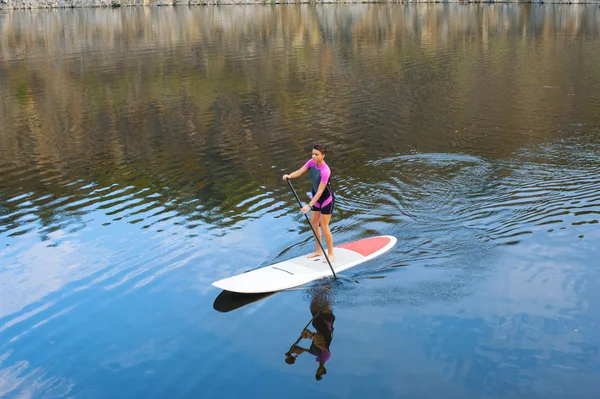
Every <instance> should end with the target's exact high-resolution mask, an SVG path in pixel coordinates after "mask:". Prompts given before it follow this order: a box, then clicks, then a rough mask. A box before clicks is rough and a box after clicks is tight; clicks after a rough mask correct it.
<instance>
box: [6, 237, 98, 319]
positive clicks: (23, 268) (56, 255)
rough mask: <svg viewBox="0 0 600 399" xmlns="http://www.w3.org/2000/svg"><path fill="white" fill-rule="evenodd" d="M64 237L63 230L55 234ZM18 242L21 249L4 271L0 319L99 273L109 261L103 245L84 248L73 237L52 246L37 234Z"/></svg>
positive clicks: (9, 261)
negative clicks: (73, 282)
mask: <svg viewBox="0 0 600 399" xmlns="http://www.w3.org/2000/svg"><path fill="white" fill-rule="evenodd" d="M62 236H63V233H62V232H61V231H58V232H55V233H53V234H52V238H53V239H56V240H59V239H61V238H62ZM32 241H34V242H32ZM15 245H18V248H19V249H18V252H17V253H16V254H15V256H12V257H10V258H8V259H6V261H5V262H7V264H5V267H4V269H3V271H2V273H0V292H1V293H2V294H1V297H2V300H1V301H0V318H1V317H5V316H7V315H9V314H11V313H14V312H17V311H19V310H21V309H23V308H24V307H26V306H27V305H29V304H31V303H35V302H38V301H40V300H41V299H42V298H44V297H45V296H46V295H48V294H50V293H52V292H57V291H59V290H60V289H62V288H63V287H64V286H65V285H66V284H68V283H69V282H72V281H75V280H79V279H81V278H83V277H87V276H89V275H91V274H93V273H94V272H97V271H98V270H100V269H102V268H104V267H105V266H106V262H107V256H106V251H105V250H103V249H102V248H101V247H98V246H95V245H86V247H85V250H83V246H82V244H81V243H79V242H78V241H77V240H74V239H72V238H71V239H68V240H65V241H62V242H61V245H59V246H56V247H48V242H39V241H38V240H37V237H36V236H35V235H28V236H25V237H21V238H20V241H19V242H18V244H15ZM45 306H47V305H44V306H43V307H42V308H41V309H40V310H43V308H44V307H45Z"/></svg>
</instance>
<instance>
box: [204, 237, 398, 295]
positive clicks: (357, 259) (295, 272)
mask: <svg viewBox="0 0 600 399" xmlns="http://www.w3.org/2000/svg"><path fill="white" fill-rule="evenodd" d="M395 244H396V237H393V236H377V237H371V238H365V239H364V240H359V241H354V242H349V243H346V244H342V245H338V246H336V247H334V254H335V261H333V262H332V266H333V269H334V270H335V272H336V273H338V272H341V271H344V270H346V269H349V268H351V267H353V266H356V265H358V264H360V263H363V262H366V261H368V260H369V259H373V258H374V257H376V256H379V255H381V254H383V253H384V252H387V251H388V250H389V249H390V248H392V247H393V246H394V245H395ZM329 276H331V269H330V268H329V265H328V264H327V261H326V260H325V258H324V257H323V256H319V257H316V258H307V257H306V255H302V256H299V257H297V258H293V259H289V260H286V261H283V262H280V263H276V264H274V265H271V266H266V267H262V268H260V269H255V270H252V271H249V272H246V273H242V274H238V275H237V276H233V277H229V278H226V279H223V280H219V281H215V282H214V283H213V285H214V286H215V287H218V288H221V289H223V290H227V291H232V292H241V293H247V294H257V293H263V292H273V291H280V290H285V289H288V288H293V287H297V286H299V285H303V284H306V283H309V282H311V281H314V280H318V279H320V278H324V277H329Z"/></svg>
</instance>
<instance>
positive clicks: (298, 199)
mask: <svg viewBox="0 0 600 399" xmlns="http://www.w3.org/2000/svg"><path fill="white" fill-rule="evenodd" d="M285 180H286V181H287V183H288V186H290V188H291V189H292V193H294V197H296V201H298V205H300V208H302V201H300V198H299V197H298V194H296V190H294V186H292V182H291V181H290V178H289V177H288V178H287V179H285ZM304 217H305V218H306V221H307V222H308V225H309V226H310V229H311V230H312V232H313V234H314V235H315V240H317V243H318V244H319V247H321V251H323V256H324V257H325V259H327V264H328V265H329V268H330V269H331V273H333V278H334V279H336V280H337V276H336V275H335V270H333V266H331V262H330V261H329V257H328V256H327V254H325V249H324V248H323V244H321V237H319V236H318V235H317V232H316V231H315V229H314V227H313V225H312V223H311V222H310V220H309V219H308V216H306V213H305V214H304Z"/></svg>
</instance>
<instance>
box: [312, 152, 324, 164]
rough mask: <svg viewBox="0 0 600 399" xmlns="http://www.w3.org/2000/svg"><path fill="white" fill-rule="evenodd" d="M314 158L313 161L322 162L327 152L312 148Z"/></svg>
mask: <svg viewBox="0 0 600 399" xmlns="http://www.w3.org/2000/svg"><path fill="white" fill-rule="evenodd" d="M312 159H313V161H315V162H316V163H318V164H319V163H321V162H323V159H325V154H323V153H322V152H321V151H319V150H315V149H313V150H312Z"/></svg>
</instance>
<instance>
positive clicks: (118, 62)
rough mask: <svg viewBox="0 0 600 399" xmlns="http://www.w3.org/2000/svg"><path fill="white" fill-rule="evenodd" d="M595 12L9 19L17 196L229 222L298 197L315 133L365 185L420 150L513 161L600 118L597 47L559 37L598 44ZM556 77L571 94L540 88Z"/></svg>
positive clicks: (2, 54)
mask: <svg viewBox="0 0 600 399" xmlns="http://www.w3.org/2000/svg"><path fill="white" fill-rule="evenodd" d="M597 22H598V10H596V9H592V8H589V7H577V8H569V7H564V8H561V7H554V8H549V7H537V6H524V7H513V6H509V5H489V6H472V7H465V6H461V5H444V6H440V5H422V6H416V7H412V6H409V7H407V6H393V7H387V6H386V7H381V6H379V5H354V6H351V7H345V6H331V7H321V6H299V5H290V6H281V7H276V8H267V7H256V8H248V7H230V8H202V9H188V8H185V9H182V8H172V9H160V10H157V9H153V8H132V9H127V10H125V9H123V10H60V11H57V12H54V13H37V12H34V13H7V14H2V15H0V71H1V72H0V90H2V92H3V93H9V94H10V95H9V96H2V98H1V99H0V159H1V160H0V168H2V171H3V173H2V176H1V177H0V183H1V184H2V186H4V187H9V189H8V190H7V189H4V191H3V196H4V197H5V199H10V198H14V197H18V196H22V195H29V194H28V193H34V194H33V196H34V198H32V199H33V200H36V198H37V201H36V204H37V205H39V209H37V208H33V210H32V212H38V213H39V215H40V219H42V220H45V221H43V222H42V224H45V225H46V224H47V225H54V224H55V222H54V219H53V217H52V216H51V215H52V214H54V213H56V214H60V215H63V216H67V215H69V216H75V215H76V212H78V211H81V209H82V208H79V209H72V210H68V209H67V210H65V207H64V206H54V205H52V204H53V202H52V198H53V199H56V198H65V197H68V198H71V200H70V202H76V203H77V202H78V201H81V202H84V203H85V201H86V200H88V201H89V196H90V195H93V193H94V190H97V189H98V187H115V190H116V189H125V188H128V190H130V191H131V193H132V195H133V197H134V200H135V199H136V196H137V197H139V198H137V199H138V200H143V201H147V204H148V206H151V205H152V204H154V205H153V206H155V207H156V208H157V209H158V208H163V211H164V212H171V211H175V212H179V213H181V214H184V215H185V217H187V218H189V219H191V220H199V221H205V222H208V223H216V224H217V225H219V224H220V223H223V224H222V225H226V224H227V223H235V220H239V218H238V219H236V218H235V215H236V214H237V215H240V214H244V213H245V211H247V210H248V209H249V208H250V207H252V206H256V203H257V202H258V203H260V202H261V201H262V200H261V199H260V197H259V196H260V195H262V194H263V193H264V194H266V195H267V196H271V197H273V196H274V195H277V194H278V193H280V192H282V191H280V190H284V191H285V187H283V188H282V187H281V184H280V182H279V180H278V178H279V175H280V169H282V168H283V169H286V168H289V167H290V166H292V165H293V166H296V165H297V164H298V163H299V162H301V161H302V160H304V159H305V158H306V153H307V151H308V149H309V148H310V144H311V143H312V142H313V141H314V140H315V138H316V137H319V139H321V138H323V139H324V140H325V141H327V142H329V143H333V144H334V147H335V148H336V149H337V151H334V152H335V154H334V155H335V165H334V166H335V168H336V174H337V176H343V175H352V176H355V177H356V178H357V179H358V180H359V181H377V180H378V179H380V178H381V177H378V176H377V175H376V174H375V173H376V172H375V171H373V170H372V169H371V168H364V167H362V166H363V165H364V164H365V163H366V162H367V161H368V160H371V159H374V158H379V157H382V156H388V155H390V154H396V153H405V152H406V151H407V149H409V148H412V149H417V150H418V151H420V152H444V151H448V150H450V151H452V150H454V149H458V150H459V151H463V152H469V153H474V155H477V154H484V155H485V156H492V157H502V156H506V155H508V154H511V153H513V152H514V151H515V149H518V148H521V147H522V146H523V145H530V144H532V143H536V142H543V141H544V140H546V139H547V138H548V136H549V135H552V134H554V132H555V131H556V129H555V127H556V126H557V125H559V124H565V123H567V122H570V119H571V117H572V114H573V112H574V109H575V107H580V108H578V109H579V112H588V113H591V114H593V113H594V112H595V111H594V109H593V108H592V107H593V104H594V101H591V100H594V98H593V97H592V96H593V95H594V94H593V93H594V91H593V90H586V87H581V83H580V82H586V84H587V85H588V86H587V87H592V88H593V87H597V86H598V85H600V82H599V78H598V76H600V73H598V72H600V70H599V67H598V65H600V62H599V61H600V59H599V58H600V55H598V53H597V52H596V51H595V49H592V48H591V47H592V45H589V44H587V43H588V42H587V41H585V40H582V41H581V43H582V44H581V46H582V47H581V48H580V50H578V52H576V54H580V59H575V60H565V59H564V55H563V51H564V49H565V48H566V46H571V44H569V43H567V42H563V41H559V38H560V37H564V36H565V35H566V36H568V37H572V38H582V39H585V37H589V36H598V30H599V29H600V28H599V25H600V24H598V23H597ZM33 27H35V28H33ZM561 63H567V65H566V66H565V67H564V68H557V67H556V65H559V64H561ZM575 77H577V79H575ZM482 79H483V81H484V82H485V84H484V85H482V84H481V83H480V82H481V81H482ZM552 85H557V86H561V87H562V89H558V90H554V91H550V90H545V89H541V87H543V86H552ZM569 87H573V90H576V91H578V93H577V95H578V99H577V102H572V101H565V100H564V99H565V96H566V94H567V93H566V91H568V90H570V89H569ZM490 93H494V95H493V96H491V95H490ZM588 100H590V101H588ZM596 103H597V102H596ZM581 107H584V108H585V110H584V111H581ZM496 128H497V129H498V130H497V131H496V130H492V129H496ZM523 131H527V134H526V135H523V134H521V133H522V132H523ZM507 132H512V135H510V137H509V136H508V134H507ZM515 132H516V133H515ZM484 136H485V137H486V139H485V140H482V139H481V137H484ZM449 143H450V144H449ZM472 143H474V144H472ZM453 146H454V147H453ZM292 154H293V155H292ZM273 167H274V168H273ZM69 182H81V184H75V185H72V186H66V183H69ZM90 184H93V185H94V186H93V187H88V186H89V185H90ZM82 187H83V188H82ZM110 191H114V190H112V189H111V190H109V192H110ZM44 196H47V197H48V198H50V199H45V198H46V197H44ZM40 198H41V199H40ZM5 199H0V201H2V202H3V207H4V208H6V209H5V210H4V211H3V212H5V214H6V215H13V214H16V213H18V209H16V207H17V205H16V203H10V202H6V203H4V202H5ZM245 201H248V202H245ZM271 201H272V199H271ZM239 203H245V205H242V206H240V207H239V208H238V207H237V205H238V204H239ZM45 204H46V205H45ZM48 204H49V205H48ZM197 204H201V207H199V206H198V205H197ZM259 206H266V205H259ZM210 211H214V212H210ZM70 212H75V213H70ZM42 215H44V216H43V218H42ZM58 218H59V219H60V218H61V217H58ZM9 219H11V220H9V222H11V223H18V221H16V219H15V218H14V217H13V216H10V217H9ZM224 220H225V221H224ZM227 220H228V221H227Z"/></svg>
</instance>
